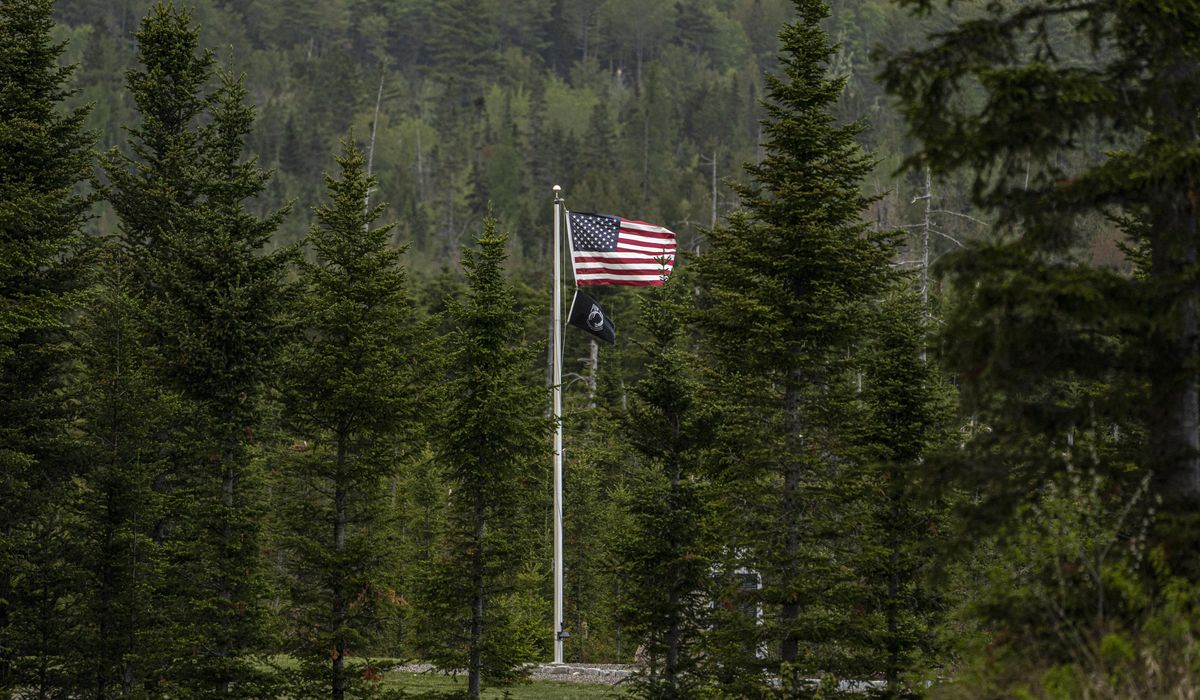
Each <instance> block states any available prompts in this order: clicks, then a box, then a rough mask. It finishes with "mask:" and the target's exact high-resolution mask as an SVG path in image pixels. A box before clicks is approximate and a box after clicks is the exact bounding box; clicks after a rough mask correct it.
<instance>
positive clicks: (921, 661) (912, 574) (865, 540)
mask: <svg viewBox="0 0 1200 700" xmlns="http://www.w3.org/2000/svg"><path fill="white" fill-rule="evenodd" d="M922 321H923V309H922V308H921V305H920V300H919V298H918V297H917V294H916V293H915V292H914V291H913V290H912V288H911V287H910V286H909V284H908V281H907V280H905V281H904V283H903V284H902V285H897V286H896V287H895V288H893V289H892V290H891V291H890V292H889V293H888V294H886V295H885V296H884V297H883V298H882V299H881V300H880V301H879V303H878V305H877V308H875V309H874V310H873V312H872V314H871V315H870V316H869V317H868V322H870V323H871V329H870V330H871V332H872V337H871V339H870V341H869V342H868V343H866V344H865V345H864V347H863V360H862V365H861V366H862V372H863V380H862V383H863V391H862V394H861V396H862V399H863V402H864V403H865V404H866V409H867V411H866V412H867V415H866V416H865V421H864V424H865V431H864V434H863V436H862V442H863V445H864V450H863V458H864V460H865V462H866V464H865V467H866V468H865V469H864V477H865V479H864V480H863V482H862V483H863V485H864V487H865V488H864V489H863V490H862V493H861V494H860V498H861V499H862V500H863V502H864V503H866V504H868V507H867V509H866V510H867V512H866V515H867V517H865V518H863V520H862V521H861V525H862V526H861V528H860V530H859V534H860V540H861V542H862V547H861V550H860V551H859V553H858V560H857V561H856V562H855V568H856V569H857V570H858V571H859V572H860V575H862V576H863V577H864V579H865V580H866V581H867V582H868V586H869V588H870V589H871V590H872V594H871V595H870V597H869V600H870V603H868V604H867V605H865V606H864V607H863V613H864V616H866V617H869V619H870V623H871V625H872V628H873V629H872V630H871V632H870V642H869V643H870V644H871V647H872V648H871V651H870V656H871V659H872V660H871V663H872V666H873V667H874V668H876V669H879V670H880V671H881V673H882V675H883V680H884V682H885V683H886V687H885V688H884V689H883V696H884V697H889V698H906V697H916V696H920V695H923V694H924V685H923V684H924V681H926V680H928V677H922V676H915V677H914V672H919V671H929V670H930V669H932V668H933V667H934V666H936V665H939V664H940V663H941V662H942V661H943V660H944V659H943V657H942V656H941V653H942V651H943V650H942V649H940V648H939V641H940V640H939V636H940V635H939V632H940V624H941V622H942V620H943V617H944V615H945V611H946V609H947V608H948V604H947V600H948V599H949V598H950V592H949V591H948V590H946V589H948V588H949V586H948V585H946V584H945V582H944V581H943V582H941V584H940V585H935V584H934V583H933V582H932V581H931V580H930V578H931V574H932V572H933V569H934V565H935V555H937V554H938V553H939V551H941V550H942V549H943V548H945V546H946V545H947V543H948V539H947V537H946V536H945V535H944V534H942V533H944V532H945V530H946V528H947V525H948V524H949V521H948V517H947V508H946V507H945V505H944V502H943V501H942V500H940V499H935V500H933V501H932V502H929V501H928V500H927V499H928V492H929V491H931V490H932V489H930V488H929V487H928V485H927V484H926V483H924V480H925V479H926V478H928V474H926V473H923V472H922V469H921V466H922V463H923V461H924V460H925V459H926V457H927V456H928V455H930V454H932V453H935V452H936V451H937V450H938V449H940V448H943V447H945V446H947V444H948V443H949V438H950V436H951V435H952V433H951V432H950V431H949V430H948V427H949V425H950V418H951V417H952V416H953V412H952V408H953V407H952V404H951V402H950V400H951V399H952V397H953V395H952V394H951V392H950V391H949V388H948V387H947V386H945V384H944V382H943V381H942V379H941V378H940V377H939V373H938V370H937V368H936V366H935V365H934V364H933V363H931V362H927V361H925V360H924V359H923V356H922V353H923V351H924V350H925V337H924V336H925V328H924V324H923V322H922Z"/></svg>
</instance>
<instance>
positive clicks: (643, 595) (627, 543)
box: [617, 277, 713, 700]
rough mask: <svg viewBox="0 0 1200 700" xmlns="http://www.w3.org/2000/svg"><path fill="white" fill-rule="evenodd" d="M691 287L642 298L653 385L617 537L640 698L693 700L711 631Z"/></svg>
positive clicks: (704, 427)
mask: <svg viewBox="0 0 1200 700" xmlns="http://www.w3.org/2000/svg"><path fill="white" fill-rule="evenodd" d="M689 291H690V287H689V285H688V281H687V280H686V279H683V278H679V277H673V278H672V279H671V280H670V281H668V282H667V283H666V284H664V285H663V286H662V287H652V288H650V289H648V290H646V294H644V295H643V297H642V298H641V302H642V303H641V311H642V318H641V325H642V326H643V327H644V328H645V329H646V331H647V333H648V334H649V336H650V340H649V342H647V343H646V345H645V348H644V352H645V354H646V358H647V362H646V376H645V378H644V379H642V380H641V381H640V382H638V384H637V385H636V386H635V387H634V388H633V392H632V395H631V397H630V403H629V411H628V413H627V414H626V415H625V420H624V421H623V422H622V427H623V431H622V432H623V434H624V435H626V436H627V437H628V439H629V441H630V443H631V446H632V448H633V450H632V455H631V456H632V457H633V459H632V460H630V461H632V462H633V464H631V465H629V466H628V467H627V469H630V470H631V471H632V472H633V473H632V475H631V477H630V478H629V484H628V496H627V502H626V503H624V504H622V505H624V506H625V507H626V508H627V509H628V512H629V518H630V523H629V527H628V529H627V530H626V531H625V532H624V533H621V535H620V536H619V537H618V545H617V556H618V558H619V559H618V561H619V562H620V563H619V569H618V572H617V575H618V576H620V577H621V579H622V587H621V590H622V591H623V592H624V596H623V599H622V600H621V601H620V604H621V619H622V623H623V625H624V627H625V629H628V630H629V632H630V637H631V640H632V643H633V644H634V645H636V646H639V647H640V648H641V650H642V651H641V653H642V656H643V661H642V663H643V664H644V666H645V668H644V670H643V671H642V673H641V674H640V675H639V676H638V677H636V678H635V679H634V680H633V682H632V683H631V684H630V685H631V688H632V693H633V694H634V695H635V696H637V697H643V698H661V699H663V700H668V699H675V698H691V697H695V696H696V692H697V688H698V687H699V686H701V685H702V684H703V683H704V681H705V678H704V676H703V675H702V673H701V667H702V666H703V661H704V654H703V646H702V644H701V637H702V634H703V631H704V630H705V629H706V628H707V627H708V626H709V625H710V624H711V608H712V605H711V599H710V597H709V595H708V594H709V590H710V588H711V586H710V585H709V582H710V580H711V578H712V559H713V557H712V552H711V545H710V542H709V539H708V537H709V535H710V533H709V532H708V528H709V523H708V521H707V513H708V508H707V493H706V490H705V486H706V483H707V482H706V480H705V479H704V478H703V472H702V470H701V465H702V462H701V456H702V454H703V452H702V451H703V449H704V447H705V446H706V445H707V442H708V441H707V436H708V435H709V434H710V430H711V425H709V424H708V421H707V420H706V418H708V417H709V416H707V415H706V413H705V411H704V406H703V404H702V403H701V401H700V400H699V395H700V393H701V392H700V386H699V380H698V377H697V372H696V371H695V369H694V367H693V357H692V355H691V354H690V353H689V352H688V349H687V347H686V342H687V336H686V334H685V332H684V331H685V325H684V321H685V315H686V311H687V308H686V304H687V303H688V296H687V294H688V292H689Z"/></svg>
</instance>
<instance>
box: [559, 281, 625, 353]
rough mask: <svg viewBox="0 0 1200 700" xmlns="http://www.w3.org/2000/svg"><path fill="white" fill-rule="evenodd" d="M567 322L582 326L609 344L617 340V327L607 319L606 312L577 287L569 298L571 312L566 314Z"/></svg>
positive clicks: (613, 343) (578, 326)
mask: <svg viewBox="0 0 1200 700" xmlns="http://www.w3.org/2000/svg"><path fill="white" fill-rule="evenodd" d="M567 323H569V324H571V325H572V326H575V327H576V328H582V329H583V330H585V331H587V332H588V333H591V334H592V335H594V336H596V337H597V338H599V339H600V340H603V341H605V342H606V343H608V344H609V345H615V344H616V342H617V329H616V328H615V327H614V326H613V323H612V321H611V320H609V318H608V314H606V313H604V309H602V308H600V304H599V303H597V302H596V300H595V299H593V298H591V297H590V296H588V295H586V294H584V293H583V292H581V291H579V290H578V289H576V290H575V297H574V298H573V299H571V313H569V314H567Z"/></svg>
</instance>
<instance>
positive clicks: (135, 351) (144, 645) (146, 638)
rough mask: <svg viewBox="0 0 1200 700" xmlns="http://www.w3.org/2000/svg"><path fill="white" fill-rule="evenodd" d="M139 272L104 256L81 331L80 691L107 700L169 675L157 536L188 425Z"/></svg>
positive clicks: (76, 665) (76, 646) (75, 659)
mask: <svg viewBox="0 0 1200 700" xmlns="http://www.w3.org/2000/svg"><path fill="white" fill-rule="evenodd" d="M129 269H130V265H129V263H128V260H127V259H125V258H124V256H123V255H122V254H121V252H120V251H118V250H113V249H111V248H110V249H108V250H106V251H105V252H104V254H103V255H102V257H101V261H100V265H99V268H98V271H99V274H98V280H97V284H96V285H95V287H94V288H93V289H92V290H91V291H90V294H89V298H88V303H87V306H86V307H85V314H84V316H83V319H82V320H81V322H80V324H79V327H78V330H77V337H78V339H77V345H78V347H79V357H80V377H79V381H78V388H77V391H76V398H77V401H78V405H79V406H80V413H79V416H78V423H77V430H78V432H79V435H80V438H79V439H80V442H81V444H80V446H79V450H80V452H81V457H82V459H81V461H82V464H83V466H82V469H81V472H82V474H81V477H80V480H79V483H80V493H79V495H78V496H77V498H76V499H75V503H73V505H74V509H75V511H76V513H75V517H74V518H73V523H74V526H75V532H74V533H73V538H74V539H75V540H76V541H77V542H78V550H79V560H78V561H77V562H76V566H77V567H78V572H79V574H80V581H81V586H80V591H79V594H80V595H79V598H78V602H77V605H78V607H79V608H80V609H81V610H82V612H81V613H80V626H79V630H78V632H77V633H76V634H75V636H74V638H73V640H72V647H73V652H74V653H73V655H72V658H71V662H72V665H73V673H72V683H73V686H74V688H75V690H76V692H84V693H86V697H92V698H97V699H99V698H106V697H113V696H123V697H129V696H131V695H134V694H136V692H138V691H139V690H140V689H141V688H142V687H144V686H152V684H153V678H154V674H156V673H157V672H159V671H160V670H161V669H160V668H159V667H158V664H159V663H160V662H161V659H160V658H159V657H158V655H157V649H158V647H159V646H160V645H161V643H162V642H163V639H162V634H163V626H162V620H161V615H160V612H159V611H158V610H156V609H155V604H156V602H157V601H158V600H159V598H158V597H157V594H158V592H159V589H160V588H161V585H162V580H161V576H162V562H161V552H160V548H159V547H157V546H155V543H154V540H153V538H152V537H151V532H152V526H153V524H154V523H155V522H156V521H158V520H159V519H160V518H161V517H162V510H163V502H162V501H163V499H162V495H161V494H159V493H156V492H155V491H154V489H153V484H154V477H155V476H156V475H157V474H159V473H161V472H162V471H163V469H165V467H164V466H163V465H162V464H161V462H162V460H163V455H164V452H163V449H162V442H161V438H160V436H161V435H163V434H166V433H168V432H170V431H171V430H172V429H173V428H174V424H175V423H177V422H179V421H180V420H181V419H182V415H181V411H180V406H179V402H178V398H177V397H175V396H173V395H172V394H170V393H169V392H166V391H164V390H163V388H162V385H161V377H160V376H159V374H158V373H159V372H160V371H161V368H162V358H161V357H159V356H158V355H157V352H156V349H155V348H154V347H153V346H150V345H146V344H143V343H142V339H143V338H144V337H145V330H144V328H145V324H146V322H147V321H146V319H145V317H144V310H143V309H142V308H141V306H140V305H139V303H138V302H137V301H136V298H135V297H134V296H133V294H132V289H131V275H130V272H129Z"/></svg>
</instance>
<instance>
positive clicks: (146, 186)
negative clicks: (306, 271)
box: [106, 4, 291, 697]
mask: <svg viewBox="0 0 1200 700" xmlns="http://www.w3.org/2000/svg"><path fill="white" fill-rule="evenodd" d="M138 41H139V55H140V58H141V61H142V66H143V67H142V70H138V71H132V72H131V73H130V74H129V76H128V82H129V87H130V91H131V92H132V93H133V98H134V102H135V103H136V104H137V106H138V110H139V112H140V113H141V115H142V124H141V126H140V127H139V128H137V129H133V130H131V132H130V133H131V136H132V140H133V143H132V145H131V150H132V151H133V155H132V156H123V155H121V154H119V153H117V152H115V151H114V152H113V153H111V154H110V155H109V156H108V157H107V158H106V169H107V171H108V175H109V177H110V178H111V179H112V181H113V195H112V202H113V206H114V208H115V209H116V211H117V214H118V216H119V217H120V219H121V225H122V232H123V235H124V239H125V242H126V245H127V246H129V248H130V250H131V256H132V258H133V259H134V260H135V261H136V268H137V271H138V285H139V291H140V292H141V294H143V295H144V298H145V299H146V303H147V306H148V311H149V313H150V316H151V318H152V319H153V325H152V327H151V329H150V340H151V341H152V342H154V343H156V344H157V345H158V346H159V348H160V352H161V353H162V354H163V356H164V357H166V358H168V362H167V364H166V366H165V367H164V378H165V381H166V383H167V386H168V387H169V388H171V389H173V390H175V391H177V392H178V393H179V394H180V395H181V396H182V397H183V399H184V400H186V401H187V402H189V404H190V405H191V406H190V408H189V411H190V412H191V415H192V416H193V420H192V421H191V424H190V425H189V426H187V428H186V430H184V431H182V432H181V433H180V434H177V435H175V436H173V437H174V445H173V447H174V448H175V450H176V451H177V454H176V455H174V457H173V462H174V464H173V467H172V469H171V470H170V472H169V473H166V474H163V475H160V477H159V483H160V484H161V485H163V486H164V487H168V490H169V491H170V496H171V499H172V502H171V505H170V512H171V513H173V515H172V517H171V518H170V519H168V520H166V521H164V522H162V523H160V525H159V527H158V532H157V533H156V536H157V538H158V539H159V540H160V541H162V542H163V543H164V546H166V548H167V550H166V556H167V561H168V567H169V568H168V576H167V580H166V582H165V588H164V595H165V596H166V600H165V601H164V606H166V607H167V608H169V609H168V610H167V611H166V612H167V614H168V615H169V616H170V619H171V624H172V625H173V626H174V629H172V630H171V633H170V639H171V641H172V642H173V643H174V645H175V646H174V648H173V649H172V650H171V651H170V652H169V653H170V654H171V656H172V659H171V662H172V666H171V668H170V670H169V671H168V673H167V676H168V678H169V679H170V682H171V683H172V684H173V687H174V691H173V692H174V693H176V694H178V695H185V696H186V695H188V694H204V693H213V692H217V693H221V694H235V695H240V696H244V697H254V696H257V695H260V694H261V693H262V692H264V690H263V686H262V685H261V682H263V680H264V678H263V673H262V671H261V667H260V666H258V665H256V664H255V663H254V660H253V659H252V658H251V657H252V655H253V654H256V653H265V652H266V651H267V650H268V648H269V644H268V642H269V640H268V637H267V635H266V632H267V630H266V620H265V608H264V605H263V603H264V596H265V593H266V591H265V587H264V578H263V576H262V574H261V572H260V570H259V569H260V561H259V549H258V547H259V544H258V540H259V529H260V520H261V517H260V516H261V509H262V505H263V504H262V498H261V486H262V478H261V474H260V469H259V467H258V466H257V462H256V461H255V460H254V449H255V448H254V436H255V433H256V430H257V429H258V427H259V422H260V401H261V388H262V385H263V382H264V380H265V378H266V376H267V374H268V371H269V368H270V366H271V362H272V361H273V358H274V356H275V353H276V350H277V348H278V346H279V344H280V340H281V337H282V334H281V332H280V328H279V316H280V313H281V310H282V308H283V305H284V304H285V303H286V300H285V296H286V295H285V287H284V281H283V276H284V273H285V271H286V268H287V266H288V263H289V260H290V258H291V251H289V250H287V249H284V250H281V251H276V252H273V253H267V254H264V253H263V252H262V251H263V248H264V247H265V245H266V244H267V242H268V241H269V240H270V237H271V235H272V233H273V232H274V231H275V229H276V228H277V227H278V225H279V222H280V220H281V219H282V217H283V214H284V212H283V211H276V212H273V213H270V214H268V215H267V216H265V217H262V218H259V217H256V216H254V215H252V214H250V213H249V212H248V211H247V210H246V202H247V201H248V200H250V199H252V198H254V197H256V196H258V195H259V194H260V193H261V192H262V191H263V189H264V186H265V184H266V183H267V181H268V180H269V177H270V174H269V173H267V172H265V171H263V170H261V169H260V168H259V167H258V165H257V163H256V162H255V161H254V160H249V161H245V160H243V159H242V150H243V144H244V142H245V138H246V135H247V133H248V132H249V130H250V128H251V126H252V124H253V116H254V113H253V110H252V109H251V108H249V107H247V106H245V104H244V100H245V88H244V85H243V81H242V79H241V78H240V77H239V76H236V75H234V74H233V73H232V71H230V72H223V73H222V74H221V76H220V85H219V86H218V87H217V88H216V89H215V90H213V91H211V92H210V91H209V90H208V84H209V82H210V81H211V78H212V70H211V65H212V60H211V57H210V56H209V55H208V54H207V53H198V30H197V29H196V27H195V26H194V25H193V24H192V22H191V19H190V16H189V15H188V14H187V13H186V12H182V11H179V10H176V9H175V8H174V7H173V6H170V5H162V4H160V5H156V6H155V7H154V8H153V9H152V10H151V13H150V14H149V15H148V16H147V18H146V19H145V21H144V22H143V24H142V28H141V30H140V31H139V33H138ZM204 117H207V119H203V118H204ZM202 122H203V123H202Z"/></svg>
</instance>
